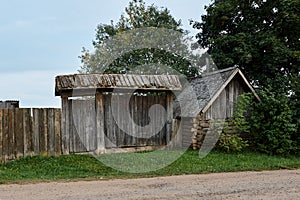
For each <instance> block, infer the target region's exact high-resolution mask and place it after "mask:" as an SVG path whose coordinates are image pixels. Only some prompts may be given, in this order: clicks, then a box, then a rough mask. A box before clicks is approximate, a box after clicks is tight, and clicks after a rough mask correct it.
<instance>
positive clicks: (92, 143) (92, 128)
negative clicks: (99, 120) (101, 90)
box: [87, 98, 97, 152]
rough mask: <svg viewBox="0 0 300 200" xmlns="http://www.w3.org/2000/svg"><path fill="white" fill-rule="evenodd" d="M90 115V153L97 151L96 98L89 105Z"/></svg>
mask: <svg viewBox="0 0 300 200" xmlns="http://www.w3.org/2000/svg"><path fill="white" fill-rule="evenodd" d="M88 108H89V109H88V110H89V113H87V114H88V115H89V120H90V122H89V134H90V138H89V143H90V151H93V152H94V151H96V149H97V148H96V142H97V141H96V102H95V98H93V99H91V100H90V101H89V104H88Z"/></svg>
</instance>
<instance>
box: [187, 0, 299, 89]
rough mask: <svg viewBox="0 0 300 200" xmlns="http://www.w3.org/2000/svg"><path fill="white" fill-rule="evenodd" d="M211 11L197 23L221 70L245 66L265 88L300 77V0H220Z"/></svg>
mask: <svg viewBox="0 0 300 200" xmlns="http://www.w3.org/2000/svg"><path fill="white" fill-rule="evenodd" d="M206 11H207V14H206V15H203V16H202V21H201V22H196V21H192V22H191V23H192V25H193V27H194V28H196V29H199V33H198V34H197V38H198V42H199V43H200V44H201V45H202V46H203V47H205V48H208V53H209V54H210V55H211V56H212V58H213V60H214V62H215V63H216V65H217V66H218V68H226V67H231V66H234V65H236V66H239V67H240V68H242V69H243V70H244V71H245V73H246V75H247V76H248V78H250V79H251V80H253V81H254V82H255V84H256V85H259V86H267V85H270V84H273V83H274V82H273V80H274V79H276V78H277V77H284V78H283V80H285V82H286V83H285V84H280V85H276V86H274V87H278V86H283V85H290V84H289V81H290V80H291V77H294V76H299V66H300V50H299V46H300V38H299V35H300V15H299V13H300V1H299V0H224V1H215V2H214V3H212V4H211V5H209V6H207V7H206ZM288 90H289V89H287V88H285V91H288Z"/></svg>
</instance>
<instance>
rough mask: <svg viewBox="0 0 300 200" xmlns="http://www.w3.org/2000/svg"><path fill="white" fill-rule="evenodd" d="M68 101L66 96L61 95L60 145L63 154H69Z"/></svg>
mask: <svg viewBox="0 0 300 200" xmlns="http://www.w3.org/2000/svg"><path fill="white" fill-rule="evenodd" d="M69 125H70V118H69V102H68V97H67V96H62V130H63V131H62V147H63V154H69V152H70V151H69V150H70V147H69V134H70V133H69Z"/></svg>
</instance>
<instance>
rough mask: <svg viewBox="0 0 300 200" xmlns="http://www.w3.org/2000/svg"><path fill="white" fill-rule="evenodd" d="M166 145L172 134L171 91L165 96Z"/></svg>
mask: <svg viewBox="0 0 300 200" xmlns="http://www.w3.org/2000/svg"><path fill="white" fill-rule="evenodd" d="M166 108H167V109H166V110H167V118H166V133H165V134H166V145H168V144H170V141H171V135H172V122H173V93H171V92H169V93H168V94H167V96H166Z"/></svg>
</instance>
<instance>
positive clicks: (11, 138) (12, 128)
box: [8, 109, 15, 160]
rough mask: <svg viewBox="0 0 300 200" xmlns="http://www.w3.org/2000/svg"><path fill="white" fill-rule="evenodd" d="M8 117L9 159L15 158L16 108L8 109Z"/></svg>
mask: <svg viewBox="0 0 300 200" xmlns="http://www.w3.org/2000/svg"><path fill="white" fill-rule="evenodd" d="M8 113H9V114H8V117H9V119H8V120H9V128H8V129H9V136H8V137H9V143H8V149H9V150H8V158H9V160H14V159H15V154H14V151H15V112H14V109H9V110H8Z"/></svg>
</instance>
